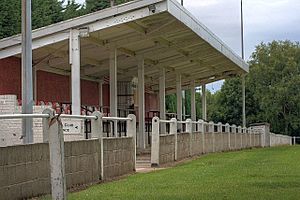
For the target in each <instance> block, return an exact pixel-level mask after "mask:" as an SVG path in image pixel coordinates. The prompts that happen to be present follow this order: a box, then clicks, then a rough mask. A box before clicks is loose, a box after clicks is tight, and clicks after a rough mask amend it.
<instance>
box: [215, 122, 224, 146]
mask: <svg viewBox="0 0 300 200" xmlns="http://www.w3.org/2000/svg"><path fill="white" fill-rule="evenodd" d="M217 134H218V135H220V136H221V144H220V141H219V140H218V141H219V144H217V146H218V150H219V149H221V151H223V147H224V140H223V133H222V123H221V122H219V123H218V124H217Z"/></svg>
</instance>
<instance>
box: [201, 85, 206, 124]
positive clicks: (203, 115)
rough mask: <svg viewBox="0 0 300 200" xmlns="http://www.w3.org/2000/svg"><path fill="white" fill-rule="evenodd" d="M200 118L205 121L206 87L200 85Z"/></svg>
mask: <svg viewBox="0 0 300 200" xmlns="http://www.w3.org/2000/svg"><path fill="white" fill-rule="evenodd" d="M202 118H203V120H204V121H207V106H206V85H205V84H203V85H202Z"/></svg>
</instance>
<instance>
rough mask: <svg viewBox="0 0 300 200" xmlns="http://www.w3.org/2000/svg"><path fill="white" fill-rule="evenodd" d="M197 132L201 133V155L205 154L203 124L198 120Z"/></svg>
mask: <svg viewBox="0 0 300 200" xmlns="http://www.w3.org/2000/svg"><path fill="white" fill-rule="evenodd" d="M197 126H198V131H199V132H200V133H201V140H202V153H203V154H204V153H205V122H204V121H203V120H202V119H200V120H199V121H198V124H197Z"/></svg>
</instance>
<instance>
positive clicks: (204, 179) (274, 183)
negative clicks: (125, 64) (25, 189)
mask: <svg viewBox="0 0 300 200" xmlns="http://www.w3.org/2000/svg"><path fill="white" fill-rule="evenodd" d="M68 199H80V200H82V199H97V200H98V199H101V200H102V199H122V200H123V199H124V200H125V199H130V200H133V199H141V200H147V199H162V200H167V199H170V200H176V199H184V200H187V199H210V200H211V199H243V200H244V199H255V200H258V199H270V200H271V199H272V200H273V199H300V146H298V147H279V148H269V149H254V150H245V151H242V152H229V153H218V154H211V155H207V156H203V157H202V158H199V159H197V160H194V161H191V162H188V163H185V164H181V165H179V166H177V167H174V168H172V169H166V170H162V171H156V172H151V173H148V174H136V175H132V176H129V177H127V178H125V179H122V180H119V181H116V182H111V183H106V184H100V185H96V186H93V187H91V188H89V189H87V190H85V191H81V192H77V193H71V194H69V195H68Z"/></svg>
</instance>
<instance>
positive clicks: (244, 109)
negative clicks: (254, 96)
mask: <svg viewBox="0 0 300 200" xmlns="http://www.w3.org/2000/svg"><path fill="white" fill-rule="evenodd" d="M241 44H242V58H243V60H245V50H244V48H245V47H244V13H243V0H241ZM242 96H243V127H246V125H247V124H246V83H245V75H242Z"/></svg>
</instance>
